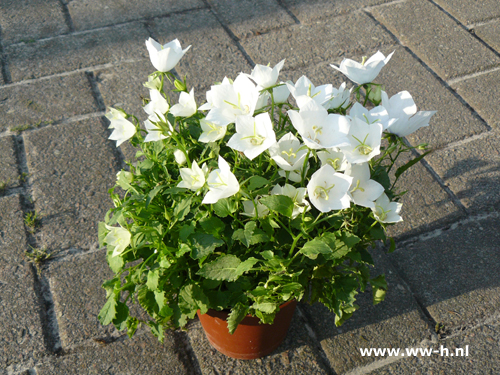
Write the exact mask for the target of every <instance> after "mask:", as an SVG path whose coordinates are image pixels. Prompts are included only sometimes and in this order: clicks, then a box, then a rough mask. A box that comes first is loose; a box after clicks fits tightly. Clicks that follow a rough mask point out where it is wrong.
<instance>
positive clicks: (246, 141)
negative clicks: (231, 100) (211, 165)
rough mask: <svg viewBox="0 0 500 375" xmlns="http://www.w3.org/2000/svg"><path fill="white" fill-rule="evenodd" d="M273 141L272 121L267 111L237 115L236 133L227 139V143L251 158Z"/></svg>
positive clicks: (273, 142) (274, 141)
mask: <svg viewBox="0 0 500 375" xmlns="http://www.w3.org/2000/svg"><path fill="white" fill-rule="evenodd" d="M275 143H276V135H275V134H274V130H273V123H272V122H271V117H269V113H267V112H265V113H261V114H260V115H257V116H255V117H252V116H238V117H237V118H236V133H235V134H234V135H233V136H232V137H231V139H229V141H228V142H227V145H228V146H229V147H231V148H232V149H234V150H237V151H241V152H243V153H244V154H245V156H246V157H247V158H249V159H250V160H253V159H254V158H255V157H257V156H259V155H260V154H261V153H262V152H264V151H265V150H267V149H268V148H269V147H271V146H272V145H273V144H275Z"/></svg>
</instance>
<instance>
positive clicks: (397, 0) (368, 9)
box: [363, 0, 407, 12]
mask: <svg viewBox="0 0 500 375" xmlns="http://www.w3.org/2000/svg"><path fill="white" fill-rule="evenodd" d="M406 2H407V0H394V1H390V2H388V3H382V4H376V5H370V6H367V7H364V8H363V10H364V11H366V12H370V11H371V10H372V9H375V8H384V7H388V6H391V5H394V4H403V3H406Z"/></svg>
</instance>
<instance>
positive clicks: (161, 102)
mask: <svg viewBox="0 0 500 375" xmlns="http://www.w3.org/2000/svg"><path fill="white" fill-rule="evenodd" d="M149 96H150V97H151V101H150V102H149V103H148V104H146V105H145V106H144V111H145V112H146V113H147V114H148V115H150V116H152V115H154V114H155V113H160V114H162V115H164V114H165V113H167V111H168V108H169V105H168V102H167V100H166V99H165V98H164V97H163V95H162V94H161V92H159V91H158V90H149Z"/></svg>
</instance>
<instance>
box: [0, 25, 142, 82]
mask: <svg viewBox="0 0 500 375" xmlns="http://www.w3.org/2000/svg"><path fill="white" fill-rule="evenodd" d="M148 37H149V34H148V32H147V30H146V28H145V27H144V25H142V24H141V23H138V22H133V23H128V24H125V25H119V26H115V27H109V28H105V29H99V30H91V31H88V32H84V33H77V34H70V35H62V36H59V37H55V38H51V39H46V40H41V41H37V42H33V43H23V44H16V45H12V46H8V47H6V48H5V54H6V56H7V59H8V63H9V70H10V73H11V76H12V81H14V82H17V81H22V80H25V79H32V78H39V77H43V76H47V75H51V74H57V73H63V72H68V71H72V70H76V69H82V68H86V67H92V66H97V65H102V64H107V63H114V62H120V61H123V60H134V59H140V58H146V57H147V50H146V45H145V40H146V39H148Z"/></svg>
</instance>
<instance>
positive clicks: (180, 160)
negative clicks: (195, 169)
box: [174, 150, 186, 165]
mask: <svg viewBox="0 0 500 375" xmlns="http://www.w3.org/2000/svg"><path fill="white" fill-rule="evenodd" d="M174 157H175V161H176V162H177V164H179V165H182V164H184V163H185V162H186V155H185V154H184V152H182V151H181V150H175V151H174Z"/></svg>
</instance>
